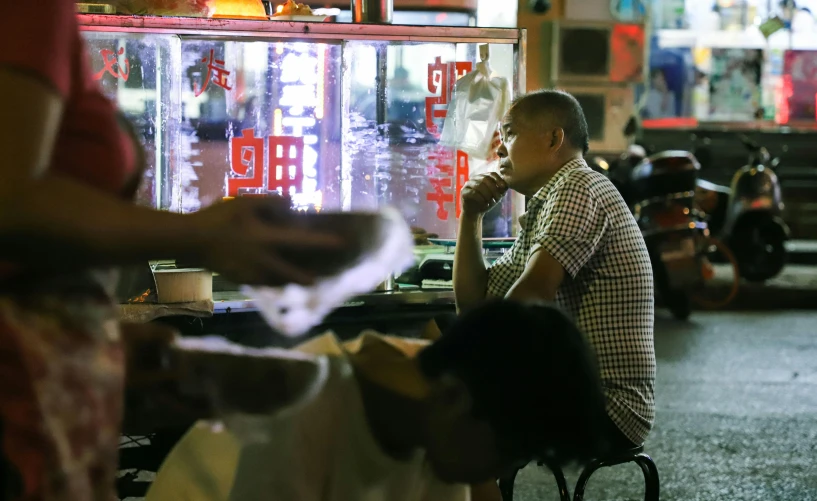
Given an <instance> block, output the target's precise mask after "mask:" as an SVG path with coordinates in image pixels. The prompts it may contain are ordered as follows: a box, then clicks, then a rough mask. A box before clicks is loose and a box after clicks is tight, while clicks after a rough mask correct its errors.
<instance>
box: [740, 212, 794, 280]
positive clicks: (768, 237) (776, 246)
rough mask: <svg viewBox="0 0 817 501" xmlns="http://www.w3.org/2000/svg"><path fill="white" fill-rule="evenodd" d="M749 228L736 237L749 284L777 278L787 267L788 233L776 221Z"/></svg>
mask: <svg viewBox="0 0 817 501" xmlns="http://www.w3.org/2000/svg"><path fill="white" fill-rule="evenodd" d="M758 223H759V224H756V225H746V226H743V227H742V228H739V229H738V231H736V234H735V237H734V238H733V241H734V243H733V245H732V246H731V247H732V249H733V250H734V253H735V257H736V258H737V261H738V268H739V269H740V274H741V276H742V277H743V278H745V279H746V280H747V281H749V282H754V283H759V282H765V281H766V280H769V279H770V278H773V277H775V276H777V275H778V274H779V273H780V271H781V270H783V267H784V266H785V265H786V246H785V241H786V232H785V230H784V229H783V227H782V226H781V225H780V223H778V222H777V221H775V220H774V219H772V218H769V219H766V220H764V221H762V222H758Z"/></svg>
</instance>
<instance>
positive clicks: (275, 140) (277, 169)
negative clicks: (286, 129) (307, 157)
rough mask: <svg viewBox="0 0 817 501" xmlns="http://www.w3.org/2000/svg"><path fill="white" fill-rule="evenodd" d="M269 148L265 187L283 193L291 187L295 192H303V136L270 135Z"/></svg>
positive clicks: (287, 191)
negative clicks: (267, 175)
mask: <svg viewBox="0 0 817 501" xmlns="http://www.w3.org/2000/svg"><path fill="white" fill-rule="evenodd" d="M269 149H270V151H269V169H270V171H269V179H268V181H267V189H268V190H269V191H280V192H281V193H282V194H284V195H286V194H288V193H291V192H292V191H293V189H294V191H295V192H296V193H303V183H304V138H302V137H291V136H270V137H269Z"/></svg>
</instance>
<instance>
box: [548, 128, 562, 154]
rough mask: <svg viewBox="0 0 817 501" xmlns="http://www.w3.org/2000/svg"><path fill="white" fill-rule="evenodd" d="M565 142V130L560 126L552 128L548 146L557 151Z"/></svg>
mask: <svg viewBox="0 0 817 501" xmlns="http://www.w3.org/2000/svg"><path fill="white" fill-rule="evenodd" d="M564 143H565V130H564V129H562V128H561V127H557V128H555V129H553V132H551V136H550V148H551V149H552V150H553V151H559V150H560V149H562V145H563V144H564Z"/></svg>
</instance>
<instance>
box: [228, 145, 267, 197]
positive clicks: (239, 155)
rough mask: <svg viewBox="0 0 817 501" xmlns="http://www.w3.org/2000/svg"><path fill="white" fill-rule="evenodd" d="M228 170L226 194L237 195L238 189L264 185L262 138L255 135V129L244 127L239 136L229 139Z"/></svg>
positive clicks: (255, 187) (257, 187)
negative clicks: (229, 173)
mask: <svg viewBox="0 0 817 501" xmlns="http://www.w3.org/2000/svg"><path fill="white" fill-rule="evenodd" d="M230 150H231V152H230V170H231V171H232V172H231V173H232V174H233V175H235V176H237V177H233V176H231V175H228V176H227V196H228V197H236V196H238V190H240V189H261V188H263V187H264V138H262V137H255V129H244V130H242V131H241V137H238V136H236V137H233V138H232V139H230Z"/></svg>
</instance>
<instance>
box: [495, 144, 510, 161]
mask: <svg viewBox="0 0 817 501" xmlns="http://www.w3.org/2000/svg"><path fill="white" fill-rule="evenodd" d="M496 155H497V156H498V157H499V158H505V157H507V156H508V149H507V148H505V143H504V142H503V143H502V144H500V145H499V148H497V149H496Z"/></svg>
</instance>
